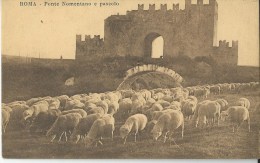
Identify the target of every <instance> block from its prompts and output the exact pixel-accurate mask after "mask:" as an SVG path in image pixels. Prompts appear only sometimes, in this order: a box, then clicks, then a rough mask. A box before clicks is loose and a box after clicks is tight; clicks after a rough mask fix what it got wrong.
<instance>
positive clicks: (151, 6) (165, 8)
mask: <svg viewBox="0 0 260 163" xmlns="http://www.w3.org/2000/svg"><path fill="white" fill-rule="evenodd" d="M179 6H180V5H179V3H177V4H174V3H173V5H172V8H170V9H168V5H167V4H160V9H159V10H156V9H155V7H156V6H155V4H149V8H148V10H144V4H138V8H137V10H133V11H160V10H161V11H171V10H179ZM128 12H131V11H128Z"/></svg>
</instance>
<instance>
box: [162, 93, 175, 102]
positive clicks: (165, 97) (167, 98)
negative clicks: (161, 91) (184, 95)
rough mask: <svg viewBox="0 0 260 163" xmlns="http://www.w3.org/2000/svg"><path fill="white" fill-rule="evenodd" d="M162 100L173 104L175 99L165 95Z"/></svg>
mask: <svg viewBox="0 0 260 163" xmlns="http://www.w3.org/2000/svg"><path fill="white" fill-rule="evenodd" d="M161 100H164V101H167V102H170V103H171V102H172V101H173V100H174V97H173V96H170V95H165V96H163V97H162V98H161Z"/></svg>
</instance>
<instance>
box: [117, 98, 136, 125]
mask: <svg viewBox="0 0 260 163" xmlns="http://www.w3.org/2000/svg"><path fill="white" fill-rule="evenodd" d="M131 108H132V100H131V99H130V98H124V99H122V100H121V101H120V102H119V109H118V112H117V113H116V114H115V118H116V119H119V120H125V119H126V118H127V117H128V115H129V113H130V112H131Z"/></svg>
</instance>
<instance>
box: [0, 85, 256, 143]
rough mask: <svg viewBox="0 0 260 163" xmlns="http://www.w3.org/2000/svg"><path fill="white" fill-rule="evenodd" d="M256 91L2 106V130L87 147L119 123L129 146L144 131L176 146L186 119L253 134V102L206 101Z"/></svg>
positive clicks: (224, 88)
mask: <svg viewBox="0 0 260 163" xmlns="http://www.w3.org/2000/svg"><path fill="white" fill-rule="evenodd" d="M257 87H259V82H250V83H230V84H228V83H225V84H216V85H203V86H192V87H186V88H182V87H177V88H168V89H162V88H158V89H153V90H146V89H144V90H139V91H133V90H120V91H113V92H106V93H90V94H77V95H74V96H71V97H68V96H67V95H62V96H57V97H49V96H47V97H38V98H32V99H29V100H27V101H15V102H11V103H8V104H4V103H2V129H3V132H4V133H5V132H6V128H7V131H8V130H12V129H28V130H29V131H30V132H42V133H44V134H45V135H46V136H47V137H49V138H50V139H51V140H50V141H51V142H53V141H55V140H58V141H72V142H75V143H78V142H79V141H80V140H81V141H83V142H84V144H85V145H86V146H92V145H98V144H103V142H102V139H103V138H111V139H112V140H113V137H114V130H115V124H116V125H120V128H119V134H120V137H121V138H122V139H123V142H124V143H126V141H127V138H128V136H129V135H130V134H134V138H135V139H134V141H135V142H136V141H137V140H136V136H137V135H138V133H140V131H143V132H146V133H147V134H150V135H151V136H152V137H153V139H154V140H158V138H159V137H161V136H162V137H163V141H164V142H166V141H167V140H170V143H171V141H172V140H173V141H174V139H173V133H174V132H175V131H176V129H178V128H180V129H181V136H182V138H183V134H184V118H187V121H190V122H191V123H192V124H194V127H198V126H199V127H202V128H203V127H205V126H212V125H214V124H216V125H218V124H219V120H220V119H222V120H229V121H230V122H231V123H232V126H233V132H234V131H235V130H237V129H238V128H239V126H240V125H241V123H242V122H243V121H247V123H248V130H249V132H250V117H249V112H248V109H249V108H250V101H249V100H248V99H246V98H240V99H237V102H236V103H235V104H234V106H230V105H229V104H228V102H227V100H225V99H215V100H207V99H206V98H207V97H208V95H209V94H221V93H230V92H233V93H239V92H241V91H244V90H250V89H251V90H254V89H256V88H257ZM198 99H200V100H201V101H200V102H199V101H198ZM62 138H63V139H62ZM174 143H175V141H174ZM175 144H176V143H175Z"/></svg>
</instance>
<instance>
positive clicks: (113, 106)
mask: <svg viewBox="0 0 260 163" xmlns="http://www.w3.org/2000/svg"><path fill="white" fill-rule="evenodd" d="M118 109H119V104H118V102H116V101H113V102H111V103H110V104H109V105H108V112H107V113H108V114H115V113H116V112H117V111H118Z"/></svg>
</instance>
